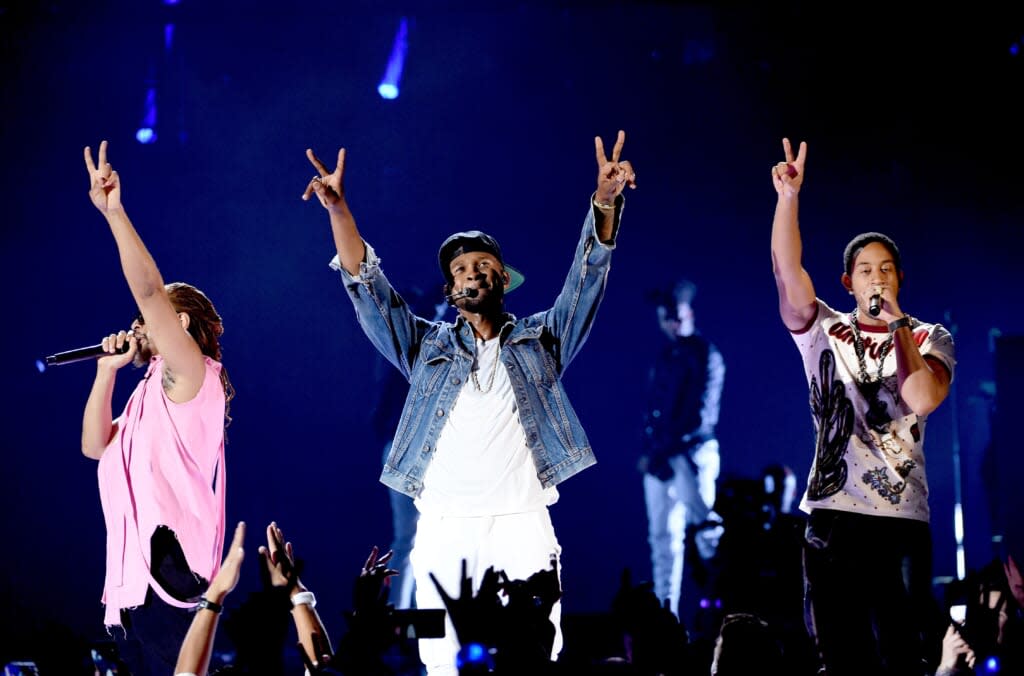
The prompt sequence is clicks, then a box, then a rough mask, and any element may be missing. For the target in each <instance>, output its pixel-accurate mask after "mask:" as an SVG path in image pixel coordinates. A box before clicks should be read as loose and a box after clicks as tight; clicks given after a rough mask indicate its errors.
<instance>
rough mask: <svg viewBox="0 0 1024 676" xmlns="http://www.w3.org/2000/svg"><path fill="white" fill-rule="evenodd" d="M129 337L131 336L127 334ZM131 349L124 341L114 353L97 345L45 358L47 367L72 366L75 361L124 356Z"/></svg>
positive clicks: (101, 344)
mask: <svg viewBox="0 0 1024 676" xmlns="http://www.w3.org/2000/svg"><path fill="white" fill-rule="evenodd" d="M128 335H129V336H131V335H132V334H130V333H129V334H128ZM129 348H131V344H130V343H129V342H128V340H127V339H126V340H125V341H124V345H122V346H121V347H119V348H117V350H116V351H115V352H114V353H111V352H107V351H106V350H104V349H103V343H100V344H99V345H90V346H88V347H80V348H78V349H76V350H68V351H66V352H58V353H57V354H51V355H50V356H49V357H47V358H46V365H47V366H60V365H61V364H73V363H75V362H76V361H85V360H87V359H96V358H98V357H105V356H107V355H108V354H124V353H125V352H127V351H128V350H129Z"/></svg>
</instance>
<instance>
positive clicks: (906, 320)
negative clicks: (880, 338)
mask: <svg viewBox="0 0 1024 676" xmlns="http://www.w3.org/2000/svg"><path fill="white" fill-rule="evenodd" d="M903 327H907V328H908V329H909V328H910V327H911V323H910V315H903V316H902V317H900V318H899V319H894V320H893V321H891V322H889V333H896V331H897V330H898V329H902V328H903Z"/></svg>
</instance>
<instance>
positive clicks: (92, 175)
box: [83, 141, 121, 214]
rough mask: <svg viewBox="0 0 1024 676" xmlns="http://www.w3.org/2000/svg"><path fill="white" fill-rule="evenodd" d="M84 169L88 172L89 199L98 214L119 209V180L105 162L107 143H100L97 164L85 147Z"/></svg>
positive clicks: (87, 147) (89, 150) (90, 151)
mask: <svg viewBox="0 0 1024 676" xmlns="http://www.w3.org/2000/svg"><path fill="white" fill-rule="evenodd" d="M83 155H85V168H86V169H87V170H88V171H89V198H90V199H91V200H92V203H93V205H94V206H95V207H96V208H97V209H99V210H100V213H104V214H105V213H107V212H108V211H110V210H111V209H120V208H121V179H120V178H119V177H118V175H117V172H116V171H114V169H113V168H112V167H111V166H110V163H109V162H107V142H106V141H101V142H100V154H99V159H98V164H95V163H93V161H92V150H91V149H90V148H89V146H86V147H85V150H84V152H83Z"/></svg>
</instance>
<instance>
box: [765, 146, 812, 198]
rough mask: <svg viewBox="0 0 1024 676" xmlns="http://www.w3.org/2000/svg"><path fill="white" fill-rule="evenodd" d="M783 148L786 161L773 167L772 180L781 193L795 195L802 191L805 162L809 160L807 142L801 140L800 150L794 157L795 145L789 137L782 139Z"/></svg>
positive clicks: (777, 190)
mask: <svg viewBox="0 0 1024 676" xmlns="http://www.w3.org/2000/svg"><path fill="white" fill-rule="evenodd" d="M782 150H783V151H784V152H785V154H786V161H785V162H779V163H778V164H776V165H775V166H773V167H772V182H773V183H774V184H775V190H776V192H778V193H779V194H786V195H795V194H796V193H798V192H800V186H801V185H803V182H804V162H806V161H807V143H806V142H805V141H801V142H800V152H799V153H798V154H797V156H796V157H795V158H794V157H793V146H792V145H790V143H789V139H788V138H784V139H782Z"/></svg>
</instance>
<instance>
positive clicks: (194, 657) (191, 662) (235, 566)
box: [174, 521, 245, 676]
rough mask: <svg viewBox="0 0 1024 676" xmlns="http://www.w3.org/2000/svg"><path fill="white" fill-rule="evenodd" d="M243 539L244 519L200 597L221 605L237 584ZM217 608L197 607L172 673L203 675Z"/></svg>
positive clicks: (243, 553)
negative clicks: (208, 610) (203, 609)
mask: <svg viewBox="0 0 1024 676" xmlns="http://www.w3.org/2000/svg"><path fill="white" fill-rule="evenodd" d="M244 541H245V522H243V521H239V522H238V526H236V527H235V537H234V539H233V540H232V541H231V546H230V547H229V548H228V554H227V556H226V557H224V561H223V562H222V563H221V566H220V570H219V571H217V574H216V575H214V576H213V580H211V581H210V586H209V587H207V588H206V593H205V594H203V598H205V599H207V600H208V601H211V602H213V603H215V604H217V605H218V606H223V605H224V600H225V599H226V598H227V596H228V594H230V593H231V592H232V591H234V589H235V587H236V586H237V585H238V577H239V575H240V574H241V571H242V561H243V560H244V559H245V550H244V549H243V548H242V543H243V542H244ZM219 612H220V611H216V612H203V611H198V612H197V613H196V616H195V618H193V620H192V625H191V626H190V627H189V630H188V633H187V634H185V639H184V641H182V643H181V650H180V651H179V652H178V662H177V664H176V665H175V667H174V673H175V674H197V675H198V676H205V674H206V671H207V669H209V667H210V657H211V656H212V654H213V641H214V636H215V634H216V632H217V620H218V618H219V617H220V614H219Z"/></svg>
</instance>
